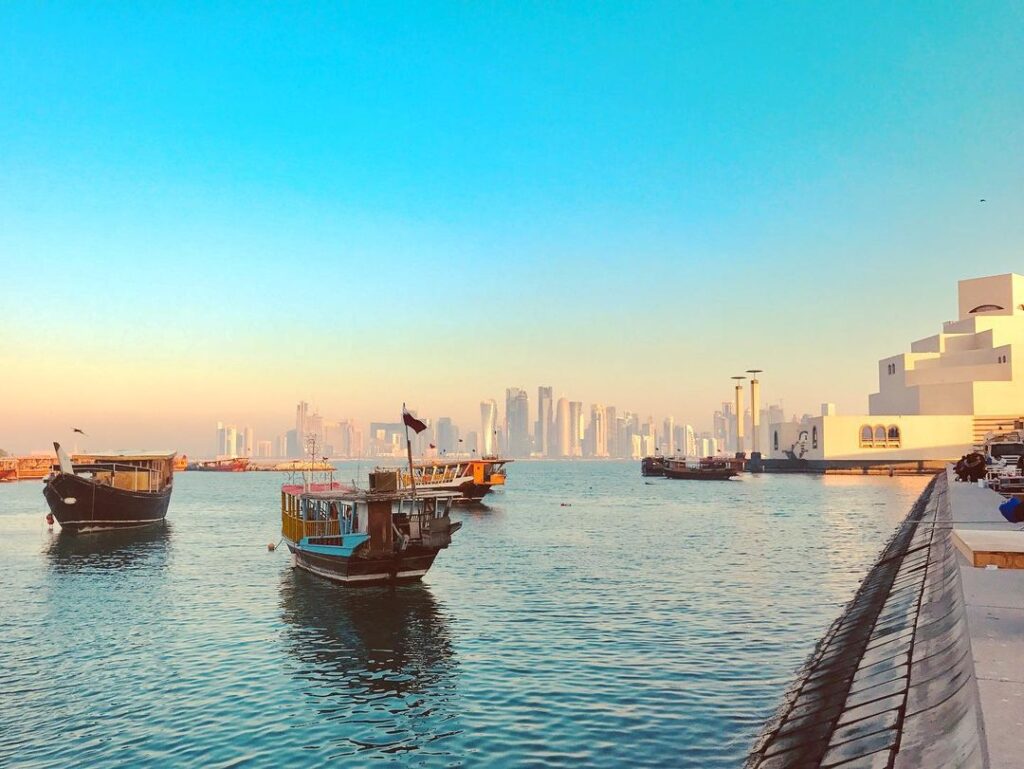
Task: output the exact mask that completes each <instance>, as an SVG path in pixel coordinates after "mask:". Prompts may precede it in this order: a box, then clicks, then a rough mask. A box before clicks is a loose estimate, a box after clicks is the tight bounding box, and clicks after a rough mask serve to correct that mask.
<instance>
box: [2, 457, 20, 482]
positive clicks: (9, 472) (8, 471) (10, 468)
mask: <svg viewBox="0 0 1024 769" xmlns="http://www.w3.org/2000/svg"><path fill="white" fill-rule="evenodd" d="M16 480H18V458H17V457H0V483H4V482H6V481H16Z"/></svg>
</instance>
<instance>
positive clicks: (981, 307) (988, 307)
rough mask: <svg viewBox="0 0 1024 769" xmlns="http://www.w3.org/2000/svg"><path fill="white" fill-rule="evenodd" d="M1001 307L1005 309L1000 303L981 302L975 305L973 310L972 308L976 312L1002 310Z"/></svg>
mask: <svg viewBox="0 0 1024 769" xmlns="http://www.w3.org/2000/svg"><path fill="white" fill-rule="evenodd" d="M1001 309H1003V308H1002V307H1000V306H999V305H998V304H979V305H978V306H977V307H975V308H974V309H973V310H971V312H972V313H974V312H992V311H993V310H1001Z"/></svg>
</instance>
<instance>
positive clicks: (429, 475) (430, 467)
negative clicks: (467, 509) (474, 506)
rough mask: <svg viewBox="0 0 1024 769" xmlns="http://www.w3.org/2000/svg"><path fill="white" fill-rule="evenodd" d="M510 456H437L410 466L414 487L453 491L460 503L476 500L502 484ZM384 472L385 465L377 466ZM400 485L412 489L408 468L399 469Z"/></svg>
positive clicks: (505, 476) (503, 483)
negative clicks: (439, 457)
mask: <svg viewBox="0 0 1024 769" xmlns="http://www.w3.org/2000/svg"><path fill="white" fill-rule="evenodd" d="M511 461H512V460H511V459H501V458H499V457H480V458H475V459H438V460H434V461H429V462H419V463H414V464H413V465H412V473H413V479H414V480H415V485H416V488H419V489H430V490H433V491H453V492H456V494H457V495H458V500H459V501H460V502H479V501H480V500H482V499H483V498H484V497H485V496H487V495H488V494H490V493H491V492H492V491H494V489H496V488H499V487H502V486H504V485H505V480H506V478H507V475H506V473H505V465H507V464H509V463H510V462H511ZM377 470H378V471H382V472H386V471H387V468H380V467H379V468H377ZM399 484H400V485H401V487H402V488H411V487H412V484H411V483H410V478H409V470H408V468H402V470H401V471H399Z"/></svg>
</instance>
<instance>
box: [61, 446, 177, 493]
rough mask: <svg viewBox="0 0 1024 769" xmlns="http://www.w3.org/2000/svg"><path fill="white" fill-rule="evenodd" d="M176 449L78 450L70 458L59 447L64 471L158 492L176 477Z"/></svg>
mask: <svg viewBox="0 0 1024 769" xmlns="http://www.w3.org/2000/svg"><path fill="white" fill-rule="evenodd" d="M174 457H175V452H170V453H163V452H161V453H138V454H75V455H73V456H72V457H71V460H70V461H68V459H67V456H66V455H65V454H64V453H63V452H62V451H58V459H59V462H60V464H59V467H60V470H61V472H64V473H73V474H75V475H79V476H86V477H89V478H91V480H94V481H95V482H97V483H100V484H103V485H106V486H112V487H114V488H115V489H121V490H123V491H139V492H159V491H163V490H164V489H166V488H167V487H168V486H170V485H171V484H172V483H173V480H174Z"/></svg>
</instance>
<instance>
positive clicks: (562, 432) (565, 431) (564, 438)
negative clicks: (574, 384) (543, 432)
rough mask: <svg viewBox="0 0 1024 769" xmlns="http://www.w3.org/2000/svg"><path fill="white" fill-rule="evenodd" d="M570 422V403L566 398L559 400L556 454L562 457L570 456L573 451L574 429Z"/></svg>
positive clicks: (556, 418)
mask: <svg viewBox="0 0 1024 769" xmlns="http://www.w3.org/2000/svg"><path fill="white" fill-rule="evenodd" d="M570 425H571V423H570V421H569V401H568V399H567V398H565V397H564V396H563V397H561V398H559V399H558V409H557V413H556V416H555V426H556V429H555V438H556V444H557V445H556V447H555V450H556V453H557V455H558V456H560V457H567V456H569V454H570V452H571V451H572V428H571V426H570Z"/></svg>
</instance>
